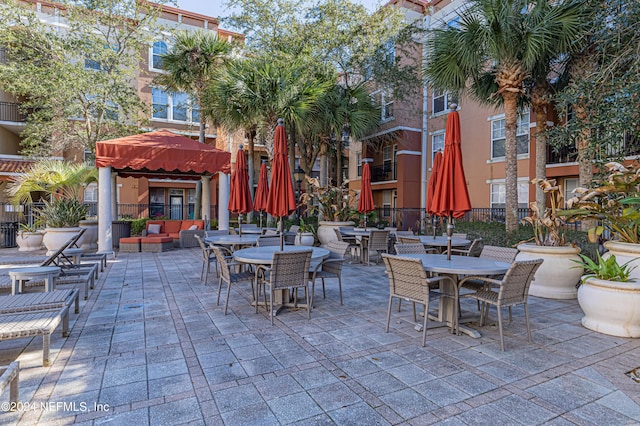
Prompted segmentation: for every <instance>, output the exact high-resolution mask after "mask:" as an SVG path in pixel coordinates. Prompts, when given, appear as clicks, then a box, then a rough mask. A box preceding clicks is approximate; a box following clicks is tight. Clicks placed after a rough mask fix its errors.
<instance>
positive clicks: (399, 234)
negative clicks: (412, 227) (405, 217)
mask: <svg viewBox="0 0 640 426" xmlns="http://www.w3.org/2000/svg"><path fill="white" fill-rule="evenodd" d="M414 236H415V234H414V233H413V231H396V238H400V237H414Z"/></svg>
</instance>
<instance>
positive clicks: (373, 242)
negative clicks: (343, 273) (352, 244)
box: [366, 229, 389, 265]
mask: <svg viewBox="0 0 640 426" xmlns="http://www.w3.org/2000/svg"><path fill="white" fill-rule="evenodd" d="M366 241H367V247H366V250H367V264H369V263H371V262H370V261H371V252H374V253H375V254H376V265H377V264H378V260H379V258H380V252H384V253H388V252H389V231H384V230H378V229H373V230H371V234H370V235H369V238H368V239H367V240H366Z"/></svg>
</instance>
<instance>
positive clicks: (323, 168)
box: [320, 142, 328, 188]
mask: <svg viewBox="0 0 640 426" xmlns="http://www.w3.org/2000/svg"><path fill="white" fill-rule="evenodd" d="M320 186H321V187H323V188H326V187H327V186H328V185H327V144H326V143H325V142H322V143H321V144H320Z"/></svg>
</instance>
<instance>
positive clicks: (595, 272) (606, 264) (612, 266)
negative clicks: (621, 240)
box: [574, 253, 636, 282]
mask: <svg viewBox="0 0 640 426" xmlns="http://www.w3.org/2000/svg"><path fill="white" fill-rule="evenodd" d="M580 258H581V260H574V262H576V263H577V264H578V266H576V268H579V267H582V268H584V270H585V272H587V275H585V276H583V277H582V282H585V280H587V279H588V278H591V277H594V278H598V279H600V280H607V281H620V282H627V281H630V280H631V272H633V270H634V269H635V268H636V267H635V266H633V265H629V263H630V262H631V261H629V262H627V263H625V264H623V265H620V264H618V261H617V259H616V257H615V256H614V255H613V254H612V255H611V256H609V257H608V258H606V259H604V258H602V257H601V256H600V253H597V258H596V260H595V261H594V260H592V259H590V258H589V257H587V256H585V255H584V254H581V255H580Z"/></svg>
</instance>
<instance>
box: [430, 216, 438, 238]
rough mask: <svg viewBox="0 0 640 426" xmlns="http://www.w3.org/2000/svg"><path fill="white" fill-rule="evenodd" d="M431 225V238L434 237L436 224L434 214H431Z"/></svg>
mask: <svg viewBox="0 0 640 426" xmlns="http://www.w3.org/2000/svg"><path fill="white" fill-rule="evenodd" d="M431 227H432V228H433V239H434V240H435V239H436V228H437V224H436V217H435V216H431Z"/></svg>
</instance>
